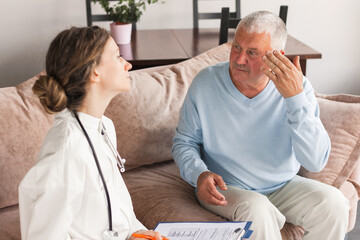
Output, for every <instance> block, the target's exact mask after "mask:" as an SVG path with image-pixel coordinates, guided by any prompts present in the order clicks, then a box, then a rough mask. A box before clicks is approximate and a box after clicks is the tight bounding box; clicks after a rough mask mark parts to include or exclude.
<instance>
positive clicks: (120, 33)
mask: <svg viewBox="0 0 360 240" xmlns="http://www.w3.org/2000/svg"><path fill="white" fill-rule="evenodd" d="M131 29H132V24H131V23H115V22H113V23H111V24H110V35H111V36H112V37H113V39H114V40H115V42H116V43H117V44H119V45H121V44H129V43H130V41H131Z"/></svg>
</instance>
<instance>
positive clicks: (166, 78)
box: [0, 43, 360, 240]
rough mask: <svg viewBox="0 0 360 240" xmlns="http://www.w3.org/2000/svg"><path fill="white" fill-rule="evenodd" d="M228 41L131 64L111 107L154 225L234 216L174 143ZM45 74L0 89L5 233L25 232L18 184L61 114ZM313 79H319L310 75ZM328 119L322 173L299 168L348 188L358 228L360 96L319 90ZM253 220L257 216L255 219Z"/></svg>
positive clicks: (285, 232)
mask: <svg viewBox="0 0 360 240" xmlns="http://www.w3.org/2000/svg"><path fill="white" fill-rule="evenodd" d="M229 50H230V44H229V43H228V44H223V45H221V46H218V47H216V48H213V49H210V50H209V51H207V52H205V53H203V54H201V55H199V56H196V57H194V58H192V59H189V60H187V61H184V62H181V63H177V64H173V65H168V66H160V67H153V68H148V69H141V70H136V71H132V72H130V76H131V79H132V89H131V91H130V92H127V93H123V94H120V95H118V96H117V97H116V98H114V99H113V101H112V102H111V103H110V105H109V106H108V108H107V110H106V112H105V115H106V116H108V117H109V118H111V119H112V120H113V122H114V124H115V128H116V132H117V140H118V142H117V147H118V150H119V152H120V154H121V156H122V157H123V158H125V159H126V160H127V162H126V164H125V166H126V172H125V173H124V174H123V177H124V180H125V182H126V184H127V187H128V189H129V192H130V195H131V197H132V200H133V205H134V211H135V213H136V215H137V217H138V219H139V220H140V221H141V222H142V223H143V224H144V225H145V226H146V227H148V228H150V229H152V228H154V227H155V226H156V225H157V223H158V222H166V221H227V220H226V219H225V218H222V217H220V216H218V215H215V214H213V213H211V212H209V211H207V210H206V209H204V208H203V207H201V206H200V205H199V203H198V201H197V199H196V197H195V194H194V188H193V187H192V186H190V185H189V184H188V183H186V182H185V181H183V180H182V178H181V177H180V174H179V170H178V168H177V166H176V165H175V163H174V161H173V160H172V156H171V144H172V138H173V136H174V130H175V128H176V126H177V121H178V116H179V109H180V107H181V105H182V102H183V99H184V97H185V95H186V92H187V89H188V87H189V85H190V83H191V81H192V79H193V78H194V76H195V75H196V74H197V73H198V72H199V71H200V70H201V69H203V68H204V67H207V66H209V65H213V64H216V63H218V62H221V61H227V59H228V57H229ZM36 78H37V76H34V77H32V78H31V79H29V80H27V81H25V82H23V83H21V84H19V85H17V86H14V87H7V88H1V89H0V113H1V116H0V126H1V127H0V136H1V137H0V238H1V239H4V240H5V239H6V240H7V239H20V238H21V237H20V225H19V211H18V192H17V188H18V185H19V183H20V181H21V179H22V178H23V177H24V175H25V174H26V172H27V171H28V170H29V169H30V167H31V166H33V165H34V164H35V162H36V161H37V154H38V151H39V149H40V146H41V143H42V141H43V139H44V137H45V135H46V132H47V131H48V129H49V128H50V127H51V125H52V122H53V115H49V114H47V113H45V112H44V110H43V109H42V107H41V105H40V103H39V101H38V99H37V97H36V96H35V95H34V94H33V93H32V91H31V87H32V85H33V84H34V82H35V80H36ZM310 80H311V79H310ZM317 98H318V101H319V105H320V111H321V120H322V122H323V124H324V126H325V128H326V130H327V131H328V133H329V136H330V139H331V142H332V149H331V154H330V158H329V161H328V163H327V165H326V166H325V168H324V169H323V170H322V171H321V172H318V173H313V172H308V171H306V170H305V169H301V170H300V171H299V173H298V174H299V175H302V176H305V177H308V178H312V179H316V180H318V181H321V182H324V183H326V184H330V185H333V186H334V187H337V188H339V189H340V191H341V192H342V193H343V194H344V196H345V197H346V198H347V199H349V201H350V205H351V209H350V215H349V227H348V231H350V230H351V229H352V228H353V227H354V224H355V221H356V211H357V202H358V200H359V193H360V186H359V180H360V166H359V158H360V96H353V95H346V94H337V95H324V94H317ZM247 220H251V219H247ZM303 232H304V231H303V229H302V228H301V227H298V226H294V225H291V224H290V223H286V224H285V226H284V228H283V229H282V230H281V233H282V236H283V239H301V236H302V235H303Z"/></svg>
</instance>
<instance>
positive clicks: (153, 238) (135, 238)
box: [129, 230, 167, 240]
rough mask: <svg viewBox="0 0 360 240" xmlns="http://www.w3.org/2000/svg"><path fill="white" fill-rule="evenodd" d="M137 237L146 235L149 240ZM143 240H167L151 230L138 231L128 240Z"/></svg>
mask: <svg viewBox="0 0 360 240" xmlns="http://www.w3.org/2000/svg"><path fill="white" fill-rule="evenodd" d="M139 235H146V236H149V238H144V237H141V236H139ZM145 239H151V240H167V238H166V237H164V236H161V234H160V233H158V232H155V231H152V230H139V231H136V232H134V233H133V234H132V235H131V237H130V238H129V240H145Z"/></svg>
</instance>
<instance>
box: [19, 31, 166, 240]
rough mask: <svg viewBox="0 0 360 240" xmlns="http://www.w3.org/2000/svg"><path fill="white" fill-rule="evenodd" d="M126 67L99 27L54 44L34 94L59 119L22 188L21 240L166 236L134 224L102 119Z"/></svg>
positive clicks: (107, 123)
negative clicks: (140, 235)
mask: <svg viewBox="0 0 360 240" xmlns="http://www.w3.org/2000/svg"><path fill="white" fill-rule="evenodd" d="M131 67H132V66H131V64H129V63H128V62H126V61H125V60H124V59H123V58H121V56H120V52H119V48H118V46H117V45H116V43H115V42H114V40H113V39H112V38H111V37H110V35H109V34H108V32H107V31H106V30H104V29H102V28H99V27H89V28H85V27H84V28H76V27H72V28H70V29H68V30H65V31H63V32H61V33H59V34H58V35H57V36H56V37H55V39H54V40H53V41H52V43H51V45H50V47H49V50H48V53H47V56H46V75H42V76H40V77H39V79H38V80H37V81H36V82H35V85H34V86H33V91H34V93H35V94H36V95H37V96H38V97H39V99H40V102H41V104H42V105H43V107H44V108H45V110H46V111H47V112H48V113H57V114H56V115H55V119H54V125H53V126H52V128H51V129H50V130H49V132H48V134H47V136H46V138H45V140H44V142H43V145H42V148H41V150H40V154H39V161H38V163H37V164H36V165H35V166H34V167H33V168H32V169H30V171H29V172H28V173H27V175H26V176H25V177H24V179H23V180H22V182H21V184H20V186H19V205H20V222H21V236H22V239H23V240H26V239H130V240H136V239H140V238H135V237H133V236H132V234H133V233H137V234H146V235H149V236H153V237H155V238H156V239H157V240H161V239H163V238H162V237H161V235H160V234H159V233H157V232H154V231H148V230H146V228H145V227H144V226H143V225H142V224H141V223H140V222H139V221H138V220H137V219H136V216H135V214H134V211H133V206H132V202H131V198H130V195H129V192H128V190H127V188H126V186H125V183H124V181H123V179H122V176H121V174H120V172H119V170H118V167H117V163H118V162H119V161H120V163H119V166H120V167H123V163H122V162H121V158H120V156H119V155H118V153H117V151H116V148H114V146H116V135H115V129H114V125H113V123H112V121H111V120H110V119H108V118H107V117H105V116H104V115H103V114H104V111H105V109H106V107H107V106H108V104H109V103H110V101H111V99H112V98H113V97H115V96H116V95H117V94H119V93H121V92H125V91H128V90H129V89H130V87H131V85H130V78H129V74H128V71H129V70H130V69H131ZM142 239H143V238H142Z"/></svg>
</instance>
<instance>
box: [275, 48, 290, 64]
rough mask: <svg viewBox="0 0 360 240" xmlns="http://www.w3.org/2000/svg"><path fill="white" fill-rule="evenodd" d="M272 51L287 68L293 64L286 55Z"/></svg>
mask: <svg viewBox="0 0 360 240" xmlns="http://www.w3.org/2000/svg"><path fill="white" fill-rule="evenodd" d="M272 53H273V54H274V56H275V57H276V58H278V59H279V60H280V61H281V62H282V63H283V64H284V66H286V67H288V68H291V67H292V66H293V64H292V62H291V61H290V60H289V59H288V58H287V57H285V56H284V55H282V54H281V52H279V51H277V50H274V51H273V52H272Z"/></svg>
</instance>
